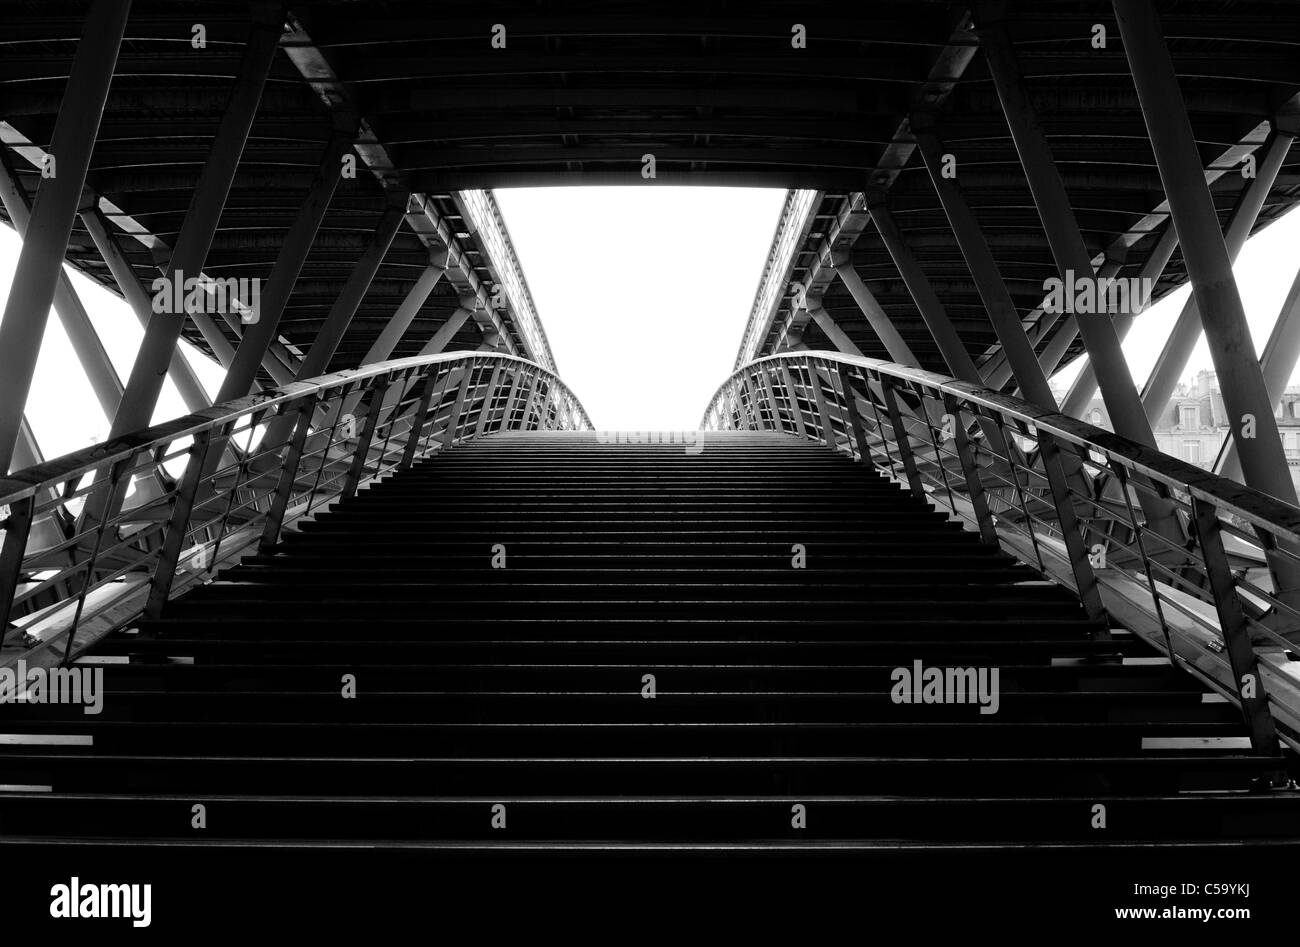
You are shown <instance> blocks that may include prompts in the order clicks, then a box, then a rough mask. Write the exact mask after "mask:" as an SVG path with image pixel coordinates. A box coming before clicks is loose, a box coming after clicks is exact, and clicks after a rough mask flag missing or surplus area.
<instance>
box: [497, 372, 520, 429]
mask: <svg viewBox="0 0 1300 947" xmlns="http://www.w3.org/2000/svg"><path fill="white" fill-rule="evenodd" d="M523 381H524V370H523V369H522V368H520V367H518V366H516V367H515V374H514V377H513V378H512V379H511V382H510V397H509V398H507V399H506V413H505V414H504V415H503V416H502V418H501V430H503V431H509V430H513V428H511V426H510V419H511V418H512V417H514V413H515V404H516V403H517V402H518V401H519V389H520V388H521V387H522V386H523Z"/></svg>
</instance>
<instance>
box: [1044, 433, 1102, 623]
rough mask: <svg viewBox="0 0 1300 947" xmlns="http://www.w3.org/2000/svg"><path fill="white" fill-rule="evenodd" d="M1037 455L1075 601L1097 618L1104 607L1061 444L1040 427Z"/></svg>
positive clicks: (1090, 616) (1097, 619)
mask: <svg viewBox="0 0 1300 947" xmlns="http://www.w3.org/2000/svg"><path fill="white" fill-rule="evenodd" d="M1038 455H1039V457H1041V458H1042V461H1043V469H1044V471H1046V473H1047V480H1048V483H1050V484H1051V487H1052V503H1053V506H1055V507H1056V517H1057V522H1059V523H1060V524H1061V538H1062V539H1063V540H1064V541H1065V548H1066V552H1067V553H1068V554H1069V557H1070V570H1071V571H1072V572H1073V573H1074V583H1075V585H1076V586H1077V587H1078V591H1079V601H1080V602H1082V603H1083V610H1084V612H1085V613H1086V614H1087V615H1088V617H1089V618H1091V619H1093V620H1094V621H1101V620H1103V619H1104V618H1105V617H1106V607H1105V606H1104V605H1103V604H1102V602H1101V590H1100V589H1099V588H1098V587H1097V576H1096V574H1095V573H1094V572H1093V571H1092V563H1091V562H1090V561H1089V559H1088V546H1087V544H1086V543H1085V542H1084V541H1083V535H1082V534H1081V533H1080V532H1079V519H1078V517H1077V516H1076V515H1075V512H1074V499H1073V497H1071V495H1070V484H1069V482H1068V480H1067V479H1066V474H1065V466H1064V464H1062V462H1061V448H1060V446H1059V445H1058V444H1057V443H1056V439H1055V438H1053V437H1052V436H1051V435H1048V434H1044V433H1043V432H1042V431H1039V432H1038ZM1025 526H1026V527H1027V528H1028V529H1029V530H1030V531H1031V532H1032V531H1033V528H1034V524H1033V521H1032V520H1028V521H1026V523H1025ZM1094 637H1095V638H1097V639H1099V640H1104V639H1108V638H1109V637H1110V632H1109V631H1108V630H1104V631H1103V632H1102V633H1100V634H1097V635H1094Z"/></svg>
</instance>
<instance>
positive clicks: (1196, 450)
mask: <svg viewBox="0 0 1300 947" xmlns="http://www.w3.org/2000/svg"><path fill="white" fill-rule="evenodd" d="M1183 457H1185V458H1186V459H1187V462H1188V463H1192V464H1199V463H1200V462H1201V442H1200V441H1183Z"/></svg>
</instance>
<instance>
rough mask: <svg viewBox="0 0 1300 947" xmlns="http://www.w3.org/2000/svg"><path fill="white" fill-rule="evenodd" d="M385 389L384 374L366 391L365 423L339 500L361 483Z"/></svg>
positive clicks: (385, 377)
mask: <svg viewBox="0 0 1300 947" xmlns="http://www.w3.org/2000/svg"><path fill="white" fill-rule="evenodd" d="M387 391H388V378H387V376H384V377H381V378H376V379H375V384H374V385H373V386H372V387H371V389H370V391H368V392H366V423H365V427H363V428H362V429H361V437H360V438H359V439H358V441H357V446H356V449H355V452H354V453H353V454H352V465H351V466H350V467H349V468H348V476H347V479H346V480H345V481H343V489H342V490H341V491H340V492H339V499H340V500H346V499H348V498H349V497H351V496H353V495H354V494H355V493H356V492H357V487H358V486H360V484H361V474H362V472H363V471H364V470H365V467H366V459H367V457H368V456H369V454H370V442H371V441H373V440H374V438H375V428H376V427H378V425H379V415H380V414H381V413H383V404H384V395H385V393H386V392H387ZM381 460H382V458H381Z"/></svg>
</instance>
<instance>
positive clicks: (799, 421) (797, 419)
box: [781, 362, 808, 437]
mask: <svg viewBox="0 0 1300 947" xmlns="http://www.w3.org/2000/svg"><path fill="white" fill-rule="evenodd" d="M781 383H782V384H783V385H785V393H786V394H787V395H788V396H789V398H790V413H791V414H792V415H794V426H795V430H796V431H797V432H798V434H799V436H800V437H807V436H808V432H807V430H805V429H804V424H803V408H801V407H799V393H798V390H797V389H796V388H795V386H794V376H793V375H791V374H790V366H789V365H787V364H786V363H785V362H782V363H781Z"/></svg>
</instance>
